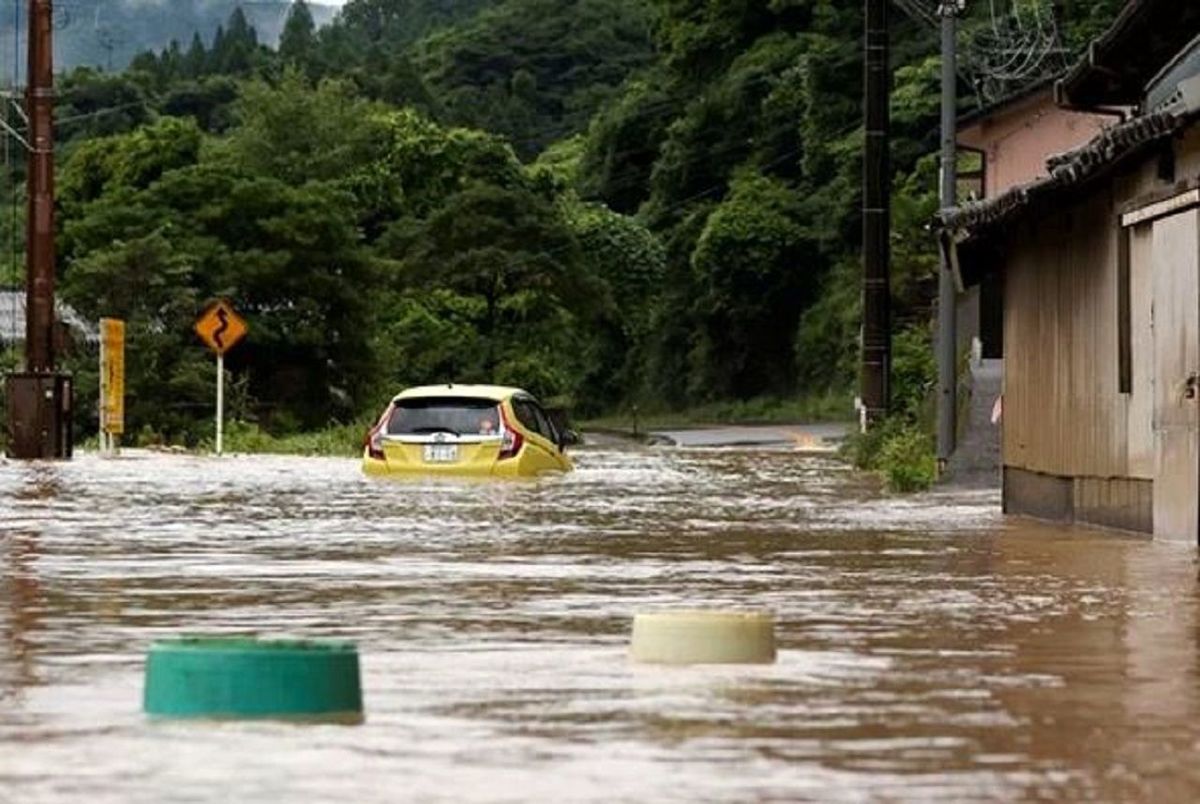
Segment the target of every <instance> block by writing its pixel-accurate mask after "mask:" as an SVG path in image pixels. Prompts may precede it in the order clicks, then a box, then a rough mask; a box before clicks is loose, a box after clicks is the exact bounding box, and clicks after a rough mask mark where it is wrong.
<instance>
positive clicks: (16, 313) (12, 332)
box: [0, 290, 100, 347]
mask: <svg viewBox="0 0 1200 804" xmlns="http://www.w3.org/2000/svg"><path fill="white" fill-rule="evenodd" d="M55 308H56V310H57V313H58V320H59V321H60V322H61V323H63V324H65V325H66V327H67V330H68V331H69V332H70V333H71V337H72V339H73V340H75V341H76V342H82V343H86V344H88V345H89V346H97V345H98V344H99V343H100V329H99V327H97V326H96V325H94V324H91V323H89V322H87V321H86V320H85V319H84V318H83V316H81V315H80V314H79V313H77V312H76V311H75V310H74V309H73V308H71V307H69V306H67V305H65V304H63V303H62V302H61V301H60V302H57V303H56V304H55ZM24 343H25V291H24V290H0V345H3V346H5V347H11V346H14V345H17V344H24Z"/></svg>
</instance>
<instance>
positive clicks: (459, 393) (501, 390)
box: [394, 383, 528, 402]
mask: <svg viewBox="0 0 1200 804" xmlns="http://www.w3.org/2000/svg"><path fill="white" fill-rule="evenodd" d="M518 395H524V396H528V394H527V393H526V392H525V391H523V390H521V389H520V388H510V387H508V386H505V385H460V384H458V383H447V384H446V385H421V386H418V387H416V388H406V389H404V390H403V391H401V392H400V393H398V394H396V396H395V397H394V399H395V400H396V401H399V400H401V399H429V398H433V397H439V396H456V397H467V398H472V399H490V400H492V401H494V402H503V401H504V400H505V399H508V398H510V397H513V396H518Z"/></svg>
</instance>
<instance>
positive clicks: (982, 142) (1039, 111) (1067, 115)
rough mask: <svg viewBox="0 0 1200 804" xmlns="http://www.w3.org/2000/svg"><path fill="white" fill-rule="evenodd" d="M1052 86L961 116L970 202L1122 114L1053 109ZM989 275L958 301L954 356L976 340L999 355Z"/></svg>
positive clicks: (1033, 171)
mask: <svg viewBox="0 0 1200 804" xmlns="http://www.w3.org/2000/svg"><path fill="white" fill-rule="evenodd" d="M1055 100H1056V99H1055V84H1054V82H1053V81H1052V80H1050V81H1041V82H1038V83H1036V84H1034V85H1033V86H1030V87H1028V88H1026V89H1025V90H1023V91H1022V92H1020V93H1017V94H1016V95H1013V96H1011V97H1008V98H1004V99H1003V100H1000V101H998V102H996V103H993V104H991V105H989V106H985V107H983V108H981V109H979V110H977V111H975V112H972V113H970V114H968V115H966V116H964V117H963V118H962V119H961V120H960V121H959V124H958V149H959V152H960V161H962V160H961V155H962V154H963V153H964V152H965V153H966V154H974V155H976V159H975V160H974V162H975V166H976V169H975V170H974V171H972V172H969V173H960V182H959V192H960V198H961V197H963V193H964V192H965V193H969V194H970V195H971V196H973V197H974V198H973V200H982V199H985V198H989V197H993V196H998V195H1003V194H1004V193H1006V192H1007V191H1009V190H1011V189H1012V188H1014V187H1018V186H1020V185H1022V184H1027V183H1029V182H1032V181H1035V180H1037V179H1040V178H1043V177H1045V176H1046V175H1047V173H1048V170H1047V167H1046V160H1047V159H1048V158H1049V157H1051V156H1053V155H1054V154H1059V153H1063V152H1065V151H1069V150H1071V149H1072V148H1078V147H1079V146H1081V145H1083V144H1084V143H1086V142H1088V141H1089V140H1091V139H1092V138H1093V137H1095V136H1097V135H1098V134H1099V133H1100V132H1101V131H1103V130H1104V128H1105V127H1106V126H1109V125H1112V124H1113V123H1114V122H1117V121H1118V120H1119V119H1120V116H1121V115H1122V114H1123V112H1122V111H1115V112H1114V111H1108V110H1104V111H1102V112H1099V113H1097V112H1089V111H1082V110H1076V109H1070V108H1064V107H1062V106H1059V105H1058V104H1057V103H1056V102H1055ZM1001 279H1002V277H1001V276H1000V275H999V274H994V273H993V274H989V275H987V276H985V277H984V278H983V280H982V281H981V282H980V283H979V284H977V285H975V286H973V287H971V288H968V289H967V290H966V292H965V293H963V294H962V295H961V296H960V298H959V304H958V320H959V325H958V333H959V352H960V353H962V352H963V351H965V350H966V349H967V348H968V347H969V346H970V339H971V338H974V337H978V338H979V339H980V343H981V345H982V347H983V357H984V358H1000V357H1002V356H1003V330H1002V325H1003V318H1002V310H1003V306H1002V304H1001V300H1002V296H1003V287H1002V285H1001V284H1000V282H1001Z"/></svg>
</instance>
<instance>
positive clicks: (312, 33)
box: [279, 0, 317, 68]
mask: <svg viewBox="0 0 1200 804" xmlns="http://www.w3.org/2000/svg"><path fill="white" fill-rule="evenodd" d="M316 30H317V26H316V23H315V22H314V21H313V16H312V12H311V11H310V10H309V8H308V3H306V2H305V0H296V1H295V2H294V3H292V7H291V9H290V10H289V11H288V16H287V22H286V23H285V24H284V26H283V33H282V34H281V35H280V37H279V55H280V57H281V58H282V59H283V60H284V61H285V62H288V63H291V64H295V65H298V66H300V67H302V68H303V67H305V66H306V65H308V63H309V61H310V59H311V58H312V54H313V50H314V48H315V47H316V42H317V37H316Z"/></svg>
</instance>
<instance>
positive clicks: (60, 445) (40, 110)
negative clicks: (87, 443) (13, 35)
mask: <svg viewBox="0 0 1200 804" xmlns="http://www.w3.org/2000/svg"><path fill="white" fill-rule="evenodd" d="M53 38H54V7H53V2H52V0H29V69H28V74H27V76H26V78H27V81H28V89H27V90H26V95H25V102H26V112H27V114H28V116H29V141H28V147H29V159H28V177H27V181H28V196H29V198H28V208H27V212H28V215H27V222H26V246H25V281H26V289H25V371H24V372H23V373H20V374H11V375H9V376H8V377H7V378H6V383H5V390H6V394H5V396H6V399H7V405H8V453H9V455H10V456H11V457H13V458H18V459H26V460H32V459H39V458H69V457H71V452H72V439H71V413H72V410H71V408H72V396H73V394H72V387H71V378H70V377H68V376H66V375H62V374H59V373H57V368H58V365H57V355H56V354H55V315H54V274H55V271H54V261H55V255H54V42H53Z"/></svg>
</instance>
